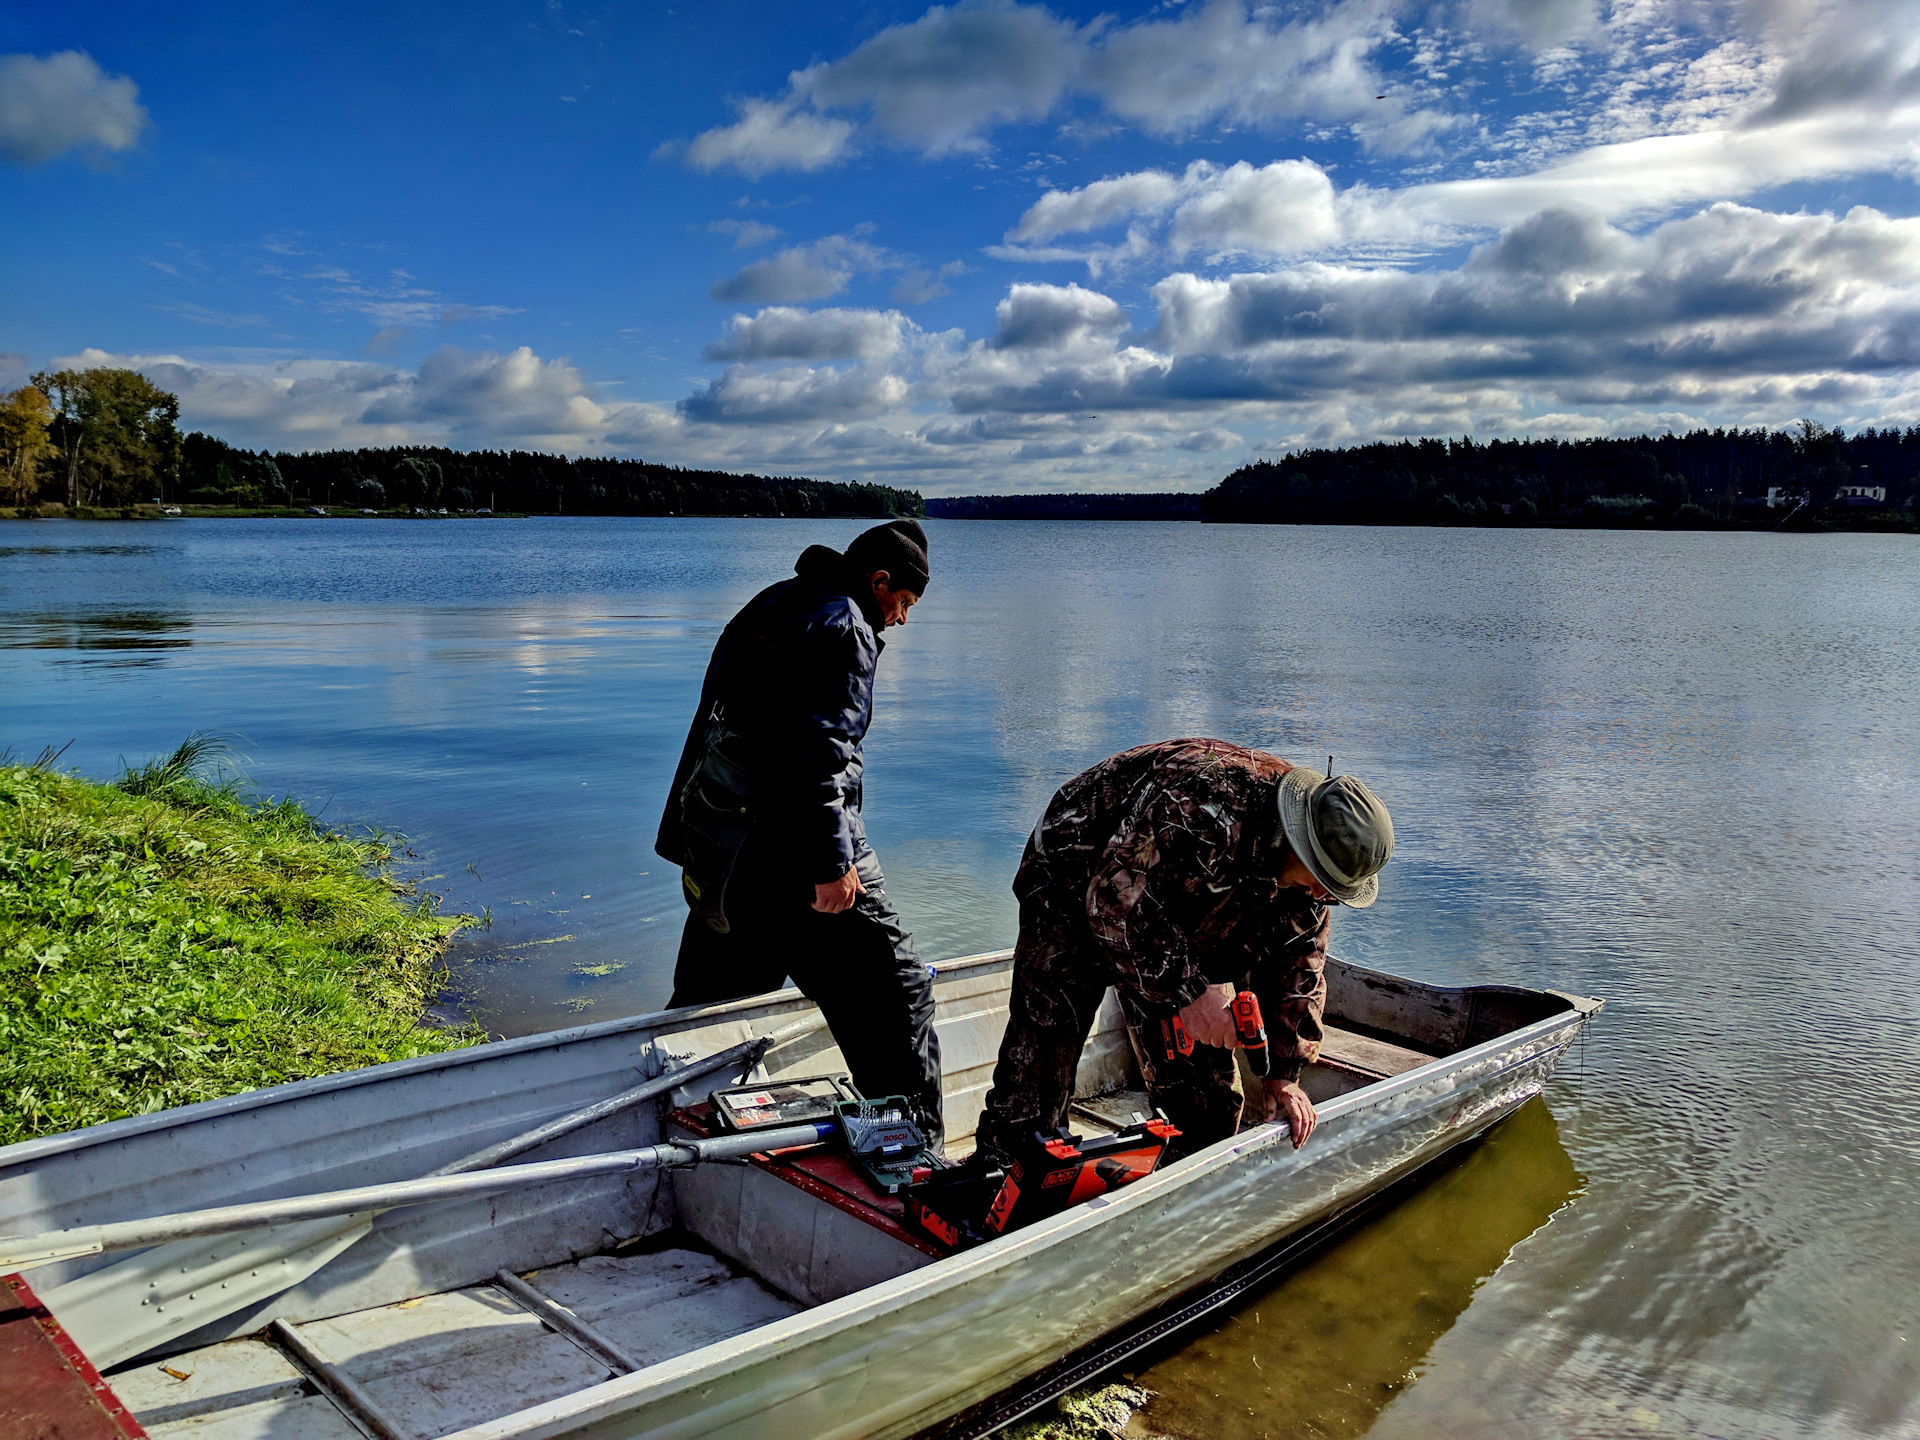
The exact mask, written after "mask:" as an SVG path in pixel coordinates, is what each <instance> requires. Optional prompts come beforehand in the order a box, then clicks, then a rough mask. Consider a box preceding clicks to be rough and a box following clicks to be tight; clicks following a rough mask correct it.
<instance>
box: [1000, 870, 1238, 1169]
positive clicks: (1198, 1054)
mask: <svg viewBox="0 0 1920 1440" xmlns="http://www.w3.org/2000/svg"><path fill="white" fill-rule="evenodd" d="M1109 985H1112V986H1113V987H1114V988H1115V990H1116V992H1117V993H1118V994H1119V996H1120V1007H1121V1010H1122V1011H1123V1012H1124V1014H1125V1015H1126V1020H1127V1027H1128V1029H1129V1030H1130V1031H1132V1034H1133V1049H1134V1055H1135V1056H1136V1057H1137V1058H1138V1060H1139V1062H1140V1074H1141V1078H1142V1079H1143V1080H1144V1081H1145V1082H1146V1086H1147V1093H1148V1095H1149V1096H1150V1097H1151V1098H1152V1100H1153V1103H1154V1104H1155V1105H1156V1106H1158V1107H1159V1108H1160V1109H1161V1110H1163V1111H1165V1112H1166V1116H1167V1118H1168V1119H1169V1120H1171V1121H1172V1122H1173V1123H1174V1124H1175V1125H1176V1126H1177V1127H1179V1130H1180V1138H1179V1140H1177V1141H1175V1142H1174V1145H1173V1147H1172V1148H1171V1149H1170V1150H1169V1153H1168V1156H1167V1158H1168V1159H1169V1160H1172V1159H1177V1158H1178V1157H1179V1156H1181V1155H1188V1154H1191V1153H1192V1152H1194V1151H1195V1150H1199V1149H1201V1148H1203V1147H1204V1146H1207V1145H1211V1144H1213V1142H1214V1141H1216V1140H1224V1139H1225V1138H1226V1137H1227V1136H1229V1135H1231V1134H1233V1133H1234V1131H1235V1130H1236V1129H1238V1128H1239V1124H1240V1109H1241V1097H1240V1094H1239V1092H1238V1091H1237V1090H1236V1089H1235V1088H1234V1080H1235V1062H1234V1052H1232V1051H1230V1050H1222V1049H1220V1048H1219V1047H1217V1046H1212V1045H1196V1046H1194V1048H1193V1053H1192V1054H1191V1055H1185V1056H1180V1055H1176V1056H1175V1057H1173V1058H1172V1059H1169V1058H1168V1057H1167V1054H1166V1050H1165V1048H1164V1046H1163V1044H1162V1042H1161V1037H1160V1020H1161V1017H1162V1012H1160V1011H1158V1010H1149V1009H1148V1008H1147V1007H1146V1006H1145V1005H1144V1004H1143V1003H1142V1001H1141V999H1140V996H1139V995H1138V994H1137V993H1136V992H1135V991H1133V990H1132V988H1131V987H1130V986H1128V985H1127V984H1126V982H1125V980H1124V979H1122V978H1121V977H1119V976H1117V975H1115V974H1114V972H1113V970H1112V968H1111V967H1110V966H1108V965H1107V964H1106V962H1105V961H1104V959H1103V958H1102V956H1101V953H1100V948H1099V946H1098V945H1097V944H1096V943H1095V941H1094V939H1093V936H1092V935H1091V933H1089V931H1088V929H1087V922H1086V919H1085V917H1084V916H1081V915H1079V914H1077V913H1076V912H1075V911H1074V910H1071V909H1068V908H1066V907H1065V906H1053V905H1049V904H1047V903H1046V897H1045V896H1044V895H1042V896H1038V897H1035V898H1032V899H1027V900H1023V901H1021V902H1020V939H1019V943H1018V944H1017V946H1016V947H1015V949H1014V952H1013V990H1012V993H1011V995H1010V996H1009V997H1008V1004H1007V1012H1008V1013H1007V1032H1006V1035H1005V1037H1004V1038H1003V1039H1002V1040H1001V1042H1000V1058H999V1060H998V1062H997V1063H996V1064H995V1065H994V1067H993V1088H992V1089H991V1090H989V1091H988V1092H987V1098H986V1105H985V1108H984V1110H983V1111H982V1113H981V1116H980V1123H979V1128H978V1130H977V1132H976V1136H977V1143H978V1145H979V1146H980V1148H981V1149H982V1150H986V1151H991V1152H993V1153H994V1154H995V1155H997V1156H998V1157H999V1158H1000V1159H1002V1160H1004V1159H1006V1158H1007V1157H1008V1156H1010V1155H1011V1154H1012V1153H1013V1152H1014V1151H1015V1150H1016V1149H1017V1148H1018V1147H1019V1146H1021V1145H1022V1144H1025V1143H1027V1142H1028V1141H1029V1140H1030V1138H1031V1136H1032V1134H1033V1132H1034V1131H1036V1130H1041V1131H1048V1132H1051V1131H1053V1130H1055V1129H1058V1128H1059V1127H1060V1126H1062V1125H1065V1124H1066V1123H1067V1107H1068V1106H1069V1105H1070V1104H1072V1102H1073V1081H1074V1072H1075V1071H1076V1070H1077V1069H1078V1068H1079V1064H1080V1052H1081V1050H1082V1049H1083V1048H1084V1047H1085V1045H1086V1043H1087V1032H1088V1031H1089V1030H1091V1029H1092V1028H1093V1020H1094V1015H1095V1012H1096V1011H1098V1010H1099V1008H1100V1002H1101V1000H1102V998H1103V997H1104V996H1105V995H1106V992H1107V987H1108V986H1109Z"/></svg>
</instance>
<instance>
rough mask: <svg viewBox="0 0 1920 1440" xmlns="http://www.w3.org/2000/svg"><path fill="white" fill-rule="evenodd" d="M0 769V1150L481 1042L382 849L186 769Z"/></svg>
mask: <svg viewBox="0 0 1920 1440" xmlns="http://www.w3.org/2000/svg"><path fill="white" fill-rule="evenodd" d="M194 758H195V747H194V745H193V742H189V744H188V745H187V746H184V747H182V750H181V751H180V752H177V753H176V755H175V756H173V757H170V758H169V759H168V760H166V761H161V762H156V763H155V764H153V765H150V766H148V767H146V768H145V769H144V770H140V771H134V772H130V773H129V774H127V775H126V776H124V777H123V778H122V779H121V780H120V781H119V782H117V783H115V784H112V785H103V784H97V783H94V782H91V781H88V780H83V779H81V778H79V777H78V776H75V775H70V774H61V773H58V772H56V771H53V770H51V769H50V768H45V767H43V766H37V765H22V764H17V763H5V762H4V761H0V1144H6V1143H10V1142H12V1141H16V1140H24V1139H27V1138H29V1137H31V1136H35V1135H46V1134H53V1133H57V1132H59V1131H63V1130H71V1129H74V1128H76V1127H79V1126H82V1125H93V1124H97V1123H99V1122H100V1121H103V1120H113V1119H118V1118H120V1117H122V1116H126V1115H137V1114H143V1113H145V1112H147V1111H151V1110H159V1109H164V1108H166V1107H168V1106H172V1105H184V1104H187V1103H189V1102H192V1101H195V1100H207V1099H212V1098H213V1097H215V1096H220V1095H230V1094H232V1093H234V1092H235V1091H239V1090H250V1089H254V1088H256V1087H258V1086H262V1085H274V1084H278V1083H280V1082H282V1081H286V1080H298V1079H303V1078H305V1077H307V1076H310V1075H323V1074H328V1073H331V1072H334V1071H339V1070H347V1069H352V1068H354V1067H356V1066H360V1065H371V1064H375V1063H378V1062H380V1061H384V1060H397V1059H400V1058H402V1057H404V1056H409V1055H419V1054H424V1053H427V1052H429V1051H438V1050H449V1049H452V1048H454V1047H456V1046H459V1045H462V1044H467V1043H471V1042H472V1041H473V1040H476V1039H478V1038H480V1034H479V1032H478V1031H472V1032H467V1031H447V1030H433V1029H424V1028H421V1026H420V1025H419V1023H418V1021H419V1018H420V1015H421V1012H422V1011H423V1010H424V1009H425V1007H426V1005H427V1004H428V1002H429V1001H430V1000H431V999H432V998H433V996H434V994H435V993H436V991H437V988H438V985H439V980H440V976H441V974H442V969H441V965H440V954H441V951H442V949H443V948H444V946H445V944H446V941H447V938H448V937H449V936H450V935H451V934H452V932H453V931H454V930H455V929H457V928H458V927H459V924H460V921H459V920H457V919H448V918H443V917H440V916H436V915H434V914H432V913H431V909H430V906H429V905H428V904H424V903H422V902H420V901H418V900H415V899H412V898H410V896H409V893H408V890H407V887H404V886H401V885H399V884H397V883H395V882H394V881H393V879H392V878H391V877H390V875H389V874H388V872H387V870H386V868H385V867H386V865H387V863H388V861H389V858H390V857H389V855H388V852H387V851H386V849H385V848H384V847H383V846H381V845H380V844H378V843H376V842H373V841H366V840H352V839H348V838H346V837H343V836H340V835H335V834H330V833H327V832H325V831H322V830H320V829H318V828H317V827H316V826H315V824H314V822H313V820H312V819H311V818H310V817H309V816H308V815H307V814H306V813H305V812H304V811H302V810H301V809H300V808H299V807H298V806H297V805H294V804H292V803H291V802H279V803H274V802H268V803H266V804H262V805H255V806H249V805H246V804H244V803H242V802H241V801H240V800H239V799H238V798H236V796H235V795H234V793H233V791H232V788H231V787H230V786H218V785H212V784H209V783H206V782H205V781H204V780H201V779H198V778H196V776H195V774H194V766H193V761H194Z"/></svg>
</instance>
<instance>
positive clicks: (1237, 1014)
mask: <svg viewBox="0 0 1920 1440" xmlns="http://www.w3.org/2000/svg"><path fill="white" fill-rule="evenodd" d="M1233 1030H1234V1035H1235V1037H1236V1038H1237V1039H1238V1040H1239V1042H1240V1048H1241V1049H1242V1050H1244V1051H1246V1052H1247V1063H1248V1064H1249V1065H1251V1066H1252V1067H1253V1073H1254V1074H1256V1075H1265V1074H1266V1073H1267V1069H1268V1062H1267V1022H1266V1021H1265V1020H1264V1019H1262V1018H1261V1016H1260V997H1259V996H1257V995H1255V994H1254V993H1253V991H1251V990H1242V991H1239V992H1238V993H1237V994H1235V996H1234V997H1233ZM1160 1048H1161V1050H1162V1051H1163V1052H1164V1053H1165V1054H1166V1057H1167V1059H1169V1060H1173V1059H1176V1058H1181V1057H1184V1056H1188V1055H1191V1054H1193V1037H1192V1036H1191V1035H1189V1034H1187V1027H1186V1026H1185V1025H1182V1024H1181V1023H1180V1017H1179V1016H1178V1015H1169V1016H1167V1017H1166V1018H1165V1019H1163V1020H1162V1021H1161V1022H1160Z"/></svg>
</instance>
